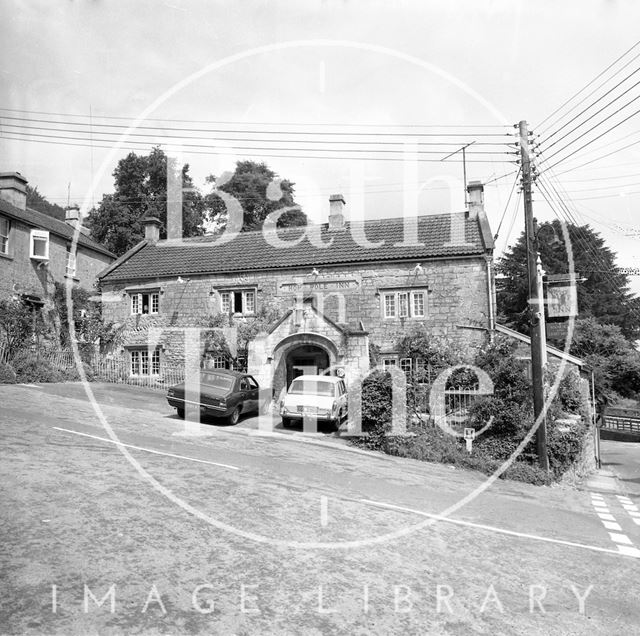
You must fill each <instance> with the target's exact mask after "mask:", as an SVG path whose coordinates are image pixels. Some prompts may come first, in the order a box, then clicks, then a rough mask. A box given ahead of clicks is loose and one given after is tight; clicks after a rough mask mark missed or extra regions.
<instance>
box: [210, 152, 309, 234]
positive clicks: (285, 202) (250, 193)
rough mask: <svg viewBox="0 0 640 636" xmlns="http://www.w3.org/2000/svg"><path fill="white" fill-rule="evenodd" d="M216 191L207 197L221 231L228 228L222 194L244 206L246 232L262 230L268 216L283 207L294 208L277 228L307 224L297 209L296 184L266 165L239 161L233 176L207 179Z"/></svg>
mask: <svg viewBox="0 0 640 636" xmlns="http://www.w3.org/2000/svg"><path fill="white" fill-rule="evenodd" d="M207 182H208V183H211V184H213V185H214V189H213V190H212V192H211V193H210V194H208V195H207V196H206V197H205V200H206V204H207V207H208V208H209V210H210V212H209V214H210V220H211V221H212V222H213V223H215V224H216V226H217V228H218V229H223V228H224V227H226V224H227V220H228V210H227V205H225V202H224V200H223V197H221V196H220V194H219V192H223V193H226V194H229V195H231V196H233V197H234V198H235V199H237V200H238V201H239V203H240V205H241V206H242V211H243V224H242V230H241V231H243V232H247V231H249V230H257V229H260V228H261V227H262V224H263V223H264V220H265V219H266V218H267V216H268V215H269V214H271V213H272V212H274V211H275V210H278V209H280V208H283V207H287V208H295V209H291V210H288V211H287V212H284V213H283V214H282V216H281V217H280V218H279V219H278V227H294V226H302V225H306V224H307V215H306V214H305V213H304V212H303V211H302V210H301V209H300V208H299V206H296V203H295V200H294V184H293V183H291V181H288V180H287V179H280V178H279V177H278V175H277V174H276V173H275V172H274V171H273V170H271V169H270V168H269V167H268V166H267V165H266V164H264V163H257V162H255V161H238V162H237V163H236V169H235V171H234V172H233V174H229V173H224V174H223V175H221V176H220V177H218V178H216V177H215V176H213V175H210V176H209V177H207Z"/></svg>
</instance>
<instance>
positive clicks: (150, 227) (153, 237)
mask: <svg viewBox="0 0 640 636" xmlns="http://www.w3.org/2000/svg"><path fill="white" fill-rule="evenodd" d="M142 224H143V225H144V238H145V240H146V241H148V242H149V243H157V242H158V241H159V240H160V219H158V218H156V217H155V216H147V217H146V218H144V219H142Z"/></svg>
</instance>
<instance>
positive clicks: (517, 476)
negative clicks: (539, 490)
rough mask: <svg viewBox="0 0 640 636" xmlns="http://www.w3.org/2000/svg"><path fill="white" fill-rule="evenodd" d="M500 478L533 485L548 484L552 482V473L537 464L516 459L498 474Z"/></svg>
mask: <svg viewBox="0 0 640 636" xmlns="http://www.w3.org/2000/svg"><path fill="white" fill-rule="evenodd" d="M500 479H511V480H512V481H523V482H525V483H527V484H533V485H535V486H548V485H549V484H551V483H552V482H553V475H552V474H551V473H547V472H545V471H544V470H542V469H541V468H540V467H539V466H534V465H532V464H528V463H527V462H518V461H516V462H513V464H511V466H509V468H507V469H506V470H505V471H504V472H503V473H502V474H501V475H500Z"/></svg>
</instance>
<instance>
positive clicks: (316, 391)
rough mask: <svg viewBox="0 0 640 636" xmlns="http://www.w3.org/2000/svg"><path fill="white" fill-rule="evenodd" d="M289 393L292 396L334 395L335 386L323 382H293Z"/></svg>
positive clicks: (331, 383)
mask: <svg viewBox="0 0 640 636" xmlns="http://www.w3.org/2000/svg"><path fill="white" fill-rule="evenodd" d="M289 393H291V394H292V395H328V396H333V395H335V384H334V383H333V382H326V381H323V380H294V381H293V382H292V383H291V388H290V389H289Z"/></svg>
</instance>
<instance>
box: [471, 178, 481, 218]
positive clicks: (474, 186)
mask: <svg viewBox="0 0 640 636" xmlns="http://www.w3.org/2000/svg"><path fill="white" fill-rule="evenodd" d="M467 193H468V194H469V218H470V219H475V218H477V217H478V214H479V213H481V212H482V213H484V185H483V184H482V182H481V181H470V182H469V184H468V185H467Z"/></svg>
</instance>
